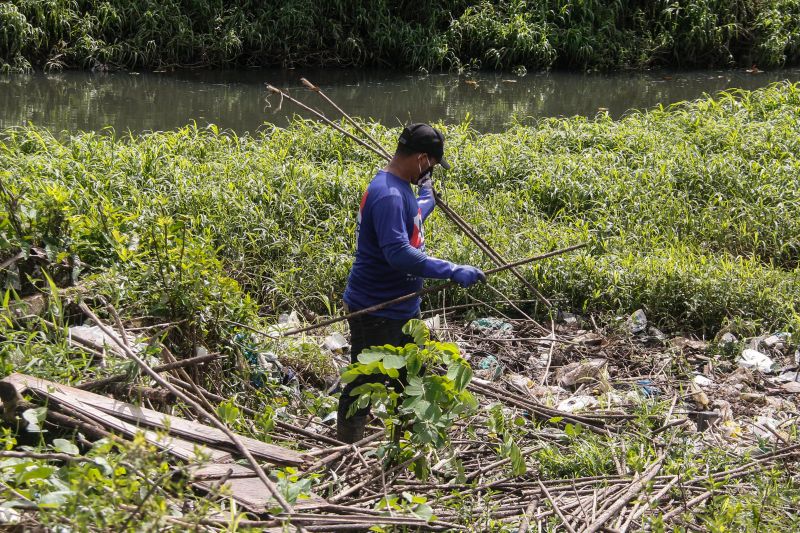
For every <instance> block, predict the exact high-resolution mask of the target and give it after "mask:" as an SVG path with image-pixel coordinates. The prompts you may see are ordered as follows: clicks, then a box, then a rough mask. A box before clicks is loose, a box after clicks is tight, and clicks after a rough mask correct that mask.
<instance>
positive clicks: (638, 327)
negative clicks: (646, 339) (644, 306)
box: [628, 309, 647, 335]
mask: <svg viewBox="0 0 800 533" xmlns="http://www.w3.org/2000/svg"><path fill="white" fill-rule="evenodd" d="M628 329H629V330H630V332H631V333H633V334H634V335H638V334H639V333H642V332H643V331H645V330H646V329H647V315H645V314H644V311H642V310H641V309H637V310H636V311H634V312H633V314H632V315H631V316H630V317H628Z"/></svg>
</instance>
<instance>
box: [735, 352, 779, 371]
mask: <svg viewBox="0 0 800 533" xmlns="http://www.w3.org/2000/svg"><path fill="white" fill-rule="evenodd" d="M737 363H738V364H739V366H740V367H742V368H753V369H755V370H759V371H761V372H764V373H769V372H772V369H773V367H774V366H775V362H774V361H773V360H772V359H770V358H769V356H767V355H764V354H763V353H761V352H759V351H757V350H753V349H752V348H746V349H745V350H744V351H743V352H742V355H741V357H739V360H738V361H737Z"/></svg>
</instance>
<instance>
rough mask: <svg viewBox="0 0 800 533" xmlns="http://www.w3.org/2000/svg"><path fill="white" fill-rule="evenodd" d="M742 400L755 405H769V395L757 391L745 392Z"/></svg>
mask: <svg viewBox="0 0 800 533" xmlns="http://www.w3.org/2000/svg"><path fill="white" fill-rule="evenodd" d="M740 398H741V399H742V401H745V402H749V403H752V404H755V405H767V397H766V396H765V395H764V394H760V393H757V392H743V393H742V394H741V396H740Z"/></svg>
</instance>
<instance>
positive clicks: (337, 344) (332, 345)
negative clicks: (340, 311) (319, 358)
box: [322, 331, 350, 352]
mask: <svg viewBox="0 0 800 533" xmlns="http://www.w3.org/2000/svg"><path fill="white" fill-rule="evenodd" d="M322 345H323V346H324V347H325V349H326V350H330V351H332V352H341V351H342V350H344V349H345V348H347V347H348V346H350V344H349V343H348V342H347V339H346V338H345V336H344V335H342V334H341V333H339V332H338V331H337V332H334V333H332V334H330V335H328V336H327V337H325V340H324V341H322Z"/></svg>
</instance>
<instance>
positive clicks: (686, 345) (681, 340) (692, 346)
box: [669, 337, 708, 352]
mask: <svg viewBox="0 0 800 533" xmlns="http://www.w3.org/2000/svg"><path fill="white" fill-rule="evenodd" d="M669 343H670V344H671V345H672V346H674V347H675V348H678V349H680V350H696V351H698V352H704V351H706V350H707V349H708V343H707V342H706V341H696V340H693V339H687V338H686V337H675V338H673V339H670V341H669Z"/></svg>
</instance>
